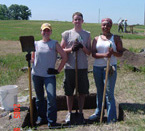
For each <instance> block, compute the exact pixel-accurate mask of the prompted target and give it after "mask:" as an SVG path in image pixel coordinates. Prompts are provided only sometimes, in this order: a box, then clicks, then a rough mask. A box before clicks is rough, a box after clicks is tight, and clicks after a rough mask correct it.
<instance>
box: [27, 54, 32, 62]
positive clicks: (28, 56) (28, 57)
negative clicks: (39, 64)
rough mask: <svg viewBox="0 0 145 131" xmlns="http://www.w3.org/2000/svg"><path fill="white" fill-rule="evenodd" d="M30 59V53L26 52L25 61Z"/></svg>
mask: <svg viewBox="0 0 145 131" xmlns="http://www.w3.org/2000/svg"><path fill="white" fill-rule="evenodd" d="M30 60H31V54H30V53H28V54H27V55H26V61H30Z"/></svg>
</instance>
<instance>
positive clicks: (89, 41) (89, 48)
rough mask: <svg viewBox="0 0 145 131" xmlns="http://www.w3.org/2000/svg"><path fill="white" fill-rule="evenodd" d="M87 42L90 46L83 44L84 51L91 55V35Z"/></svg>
mask: <svg viewBox="0 0 145 131" xmlns="http://www.w3.org/2000/svg"><path fill="white" fill-rule="evenodd" d="M87 44H88V45H87V47H88V48H86V47H85V46H83V48H82V50H83V52H84V53H85V54H87V55H90V54H91V37H89V39H88V43H87Z"/></svg>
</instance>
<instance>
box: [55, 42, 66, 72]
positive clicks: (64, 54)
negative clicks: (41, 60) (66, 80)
mask: <svg viewBox="0 0 145 131" xmlns="http://www.w3.org/2000/svg"><path fill="white" fill-rule="evenodd" d="M56 51H57V52H58V53H59V54H60V56H61V57H62V60H61V63H60V65H59V67H58V72H60V71H61V70H62V68H63V67H64V64H65V63H66V61H67V55H66V53H65V52H64V50H63V49H62V48H61V46H60V45H59V44H58V43H56Z"/></svg>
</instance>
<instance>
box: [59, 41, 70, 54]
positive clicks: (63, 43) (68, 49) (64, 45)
mask: <svg viewBox="0 0 145 131" xmlns="http://www.w3.org/2000/svg"><path fill="white" fill-rule="evenodd" d="M61 47H62V48H63V50H64V51H65V52H66V53H70V52H71V51H72V47H70V48H67V49H66V48H65V47H66V42H65V40H64V39H63V38H62V40H61Z"/></svg>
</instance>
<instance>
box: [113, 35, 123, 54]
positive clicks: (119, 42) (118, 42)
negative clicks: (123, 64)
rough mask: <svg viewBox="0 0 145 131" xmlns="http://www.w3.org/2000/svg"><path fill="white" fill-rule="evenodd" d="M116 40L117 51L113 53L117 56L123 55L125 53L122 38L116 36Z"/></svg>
mask: <svg viewBox="0 0 145 131" xmlns="http://www.w3.org/2000/svg"><path fill="white" fill-rule="evenodd" d="M114 41H115V44H116V50H117V52H114V51H113V55H114V56H116V57H121V56H122V55H123V45H122V40H121V39H120V37H119V36H114Z"/></svg>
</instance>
